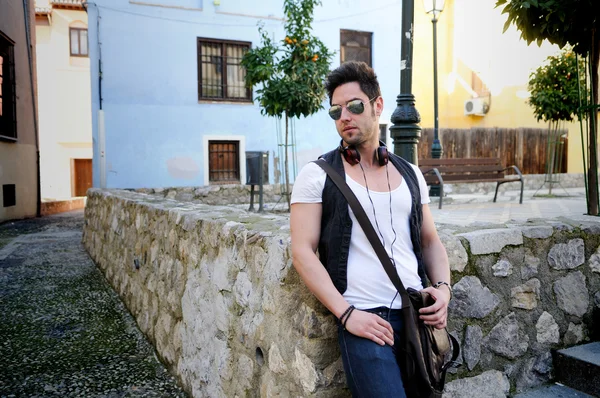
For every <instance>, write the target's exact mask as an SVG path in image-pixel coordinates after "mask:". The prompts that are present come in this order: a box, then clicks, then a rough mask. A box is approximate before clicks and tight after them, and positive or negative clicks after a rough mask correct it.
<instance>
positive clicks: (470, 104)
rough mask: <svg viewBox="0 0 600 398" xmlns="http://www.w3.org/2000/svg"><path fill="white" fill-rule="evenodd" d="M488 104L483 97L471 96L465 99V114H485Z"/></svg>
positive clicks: (488, 108)
mask: <svg viewBox="0 0 600 398" xmlns="http://www.w3.org/2000/svg"><path fill="white" fill-rule="evenodd" d="M489 110H490V106H489V104H488V103H487V102H485V99H484V98H471V99H470V100H466V101H465V115H474V116H485V114H486V113H488V111H489Z"/></svg>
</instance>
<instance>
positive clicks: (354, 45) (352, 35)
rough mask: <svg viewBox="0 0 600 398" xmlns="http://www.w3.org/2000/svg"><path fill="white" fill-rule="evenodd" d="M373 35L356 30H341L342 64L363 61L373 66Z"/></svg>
mask: <svg viewBox="0 0 600 398" xmlns="http://www.w3.org/2000/svg"><path fill="white" fill-rule="evenodd" d="M372 37H373V33H371V32H359V31H356V30H344V29H341V30H340V63H342V64H343V63H344V62H348V61H363V62H366V63H367V64H368V65H369V66H373V65H372V64H371V61H372V56H371V41H372Z"/></svg>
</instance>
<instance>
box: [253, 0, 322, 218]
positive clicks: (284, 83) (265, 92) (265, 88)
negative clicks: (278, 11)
mask: <svg viewBox="0 0 600 398" xmlns="http://www.w3.org/2000/svg"><path fill="white" fill-rule="evenodd" d="M320 4H321V2H320V0H285V1H284V13H285V16H286V22H285V34H286V35H285V38H284V39H282V40H281V41H279V42H275V41H273V40H272V39H271V38H269V36H268V33H267V32H266V31H265V30H264V28H263V27H262V26H259V28H258V30H259V32H260V35H261V44H260V46H258V47H255V48H252V49H250V50H249V51H248V52H246V53H245V54H244V57H243V59H242V65H243V66H244V68H246V78H245V79H246V84H247V85H248V86H250V87H251V86H254V85H260V88H259V89H258V90H256V98H255V100H256V101H258V103H259V104H260V106H261V113H262V114H263V115H266V116H275V117H279V118H281V117H285V147H284V148H285V160H284V162H285V165H284V168H285V193H286V196H287V202H288V208H289V205H290V189H289V184H290V177H289V166H288V142H289V127H288V126H289V123H288V121H289V118H292V117H296V118H300V117H301V116H304V117H308V116H310V115H312V114H314V113H316V112H318V111H319V110H321V109H323V101H324V100H325V95H326V92H325V87H324V85H323V82H324V80H325V77H326V76H327V73H328V72H329V64H330V62H331V58H332V56H333V53H332V52H330V51H329V50H328V49H327V47H325V44H323V42H321V40H319V39H318V38H317V37H315V36H314V35H313V34H312V27H311V25H312V22H313V12H314V8H315V6H317V5H320Z"/></svg>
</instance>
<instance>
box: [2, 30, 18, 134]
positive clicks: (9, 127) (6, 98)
mask: <svg viewBox="0 0 600 398" xmlns="http://www.w3.org/2000/svg"><path fill="white" fill-rule="evenodd" d="M15 93H16V89H15V56H14V46H13V42H12V41H11V40H10V39H8V38H7V37H6V36H4V35H3V34H2V32H0V140H4V141H16V140H17V111H16V109H17V107H16V102H17V101H16V98H15Z"/></svg>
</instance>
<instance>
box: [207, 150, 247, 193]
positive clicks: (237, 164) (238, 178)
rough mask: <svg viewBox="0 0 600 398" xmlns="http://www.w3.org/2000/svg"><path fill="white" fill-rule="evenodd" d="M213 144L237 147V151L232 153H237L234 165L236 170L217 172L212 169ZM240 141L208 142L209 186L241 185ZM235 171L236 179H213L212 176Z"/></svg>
mask: <svg viewBox="0 0 600 398" xmlns="http://www.w3.org/2000/svg"><path fill="white" fill-rule="evenodd" d="M213 144H217V145H218V144H234V145H235V151H233V152H232V153H235V165H234V168H235V169H234V170H229V171H228V170H220V171H215V170H212V169H211V162H210V157H211V155H212V153H213V152H212V151H211V145H213ZM240 145H241V143H240V141H237V140H209V141H208V148H207V150H208V157H209V161H208V184H209V185H226V184H241V181H242V180H241V178H242V177H241V174H242V173H241V170H240ZM231 171H233V172H234V173H235V178H233V179H217V178H215V179H213V177H212V175H213V174H214V173H226V172H231Z"/></svg>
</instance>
